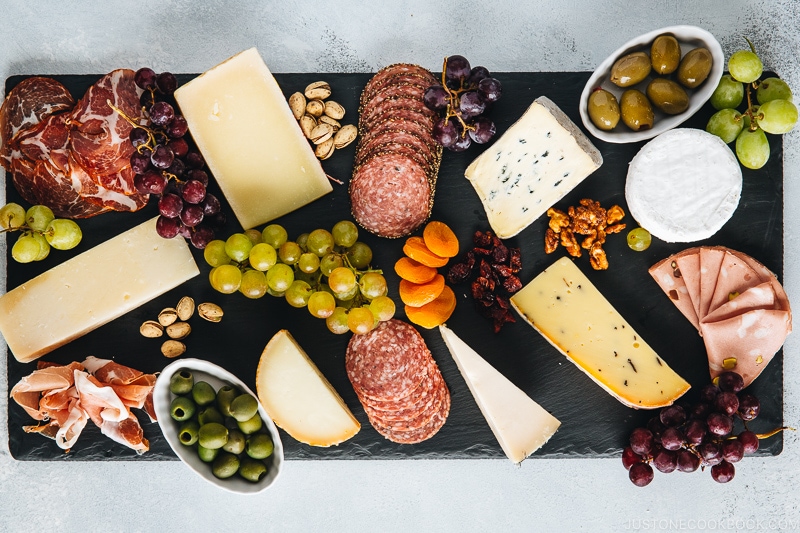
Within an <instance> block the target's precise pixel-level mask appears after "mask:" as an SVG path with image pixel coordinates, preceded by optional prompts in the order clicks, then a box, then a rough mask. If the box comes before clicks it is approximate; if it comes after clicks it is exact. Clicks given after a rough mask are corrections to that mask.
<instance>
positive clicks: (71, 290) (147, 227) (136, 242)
mask: <svg viewBox="0 0 800 533" xmlns="http://www.w3.org/2000/svg"><path fill="white" fill-rule="evenodd" d="M199 273H200V271H199V270H198V268H197V263H195V261H194V258H193V257H192V252H191V251H190V250H189V247H188V246H187V244H186V241H185V240H184V239H182V238H175V239H164V238H162V237H159V236H158V234H157V233H156V219H155V218H153V219H151V220H148V221H147V222H145V223H143V224H140V225H139V226H136V227H135V228H133V229H131V230H128V231H126V232H124V233H122V234H120V235H117V236H116V237H114V238H112V239H109V240H108V241H106V242H104V243H102V244H99V245H97V246H95V247H94V248H92V249H90V250H87V251H85V252H83V253H82V254H80V255H77V256H75V257H73V258H72V259H70V260H68V261H65V262H64V263H61V264H60V265H58V266H56V267H53V268H52V269H50V270H48V271H47V272H44V273H43V274H41V275H39V276H37V277H35V278H33V279H32V280H30V281H28V282H26V283H23V284H22V285H20V286H19V287H17V288H16V289H14V290H12V291H10V292H8V293H7V294H5V295H3V296H2V297H0V332H1V333H2V334H3V337H4V338H5V340H6V342H7V343H8V347H9V349H10V350H11V352H12V353H13V354H14V357H16V358H17V360H18V361H20V362H22V363H27V362H29V361H32V360H34V359H36V358H38V357H40V356H42V355H44V354H46V353H48V352H51V351H53V350H55V349H56V348H58V347H59V346H63V345H64V344H66V343H68V342H70V341H71V340H74V339H76V338H78V337H80V336H81V335H84V334H86V333H89V332H90V331H92V330H94V329H96V328H98V327H100V326H102V325H103V324H106V323H108V322H111V321H112V320H114V319H115V318H117V317H119V316H122V315H124V314H125V313H127V312H128V311H131V310H133V309H135V308H136V307H139V306H140V305H142V304H144V303H146V302H149V301H150V300H152V299H153V298H155V297H157V296H159V295H161V294H164V293H165V292H167V291H169V290H170V289H173V288H175V287H177V286H178V285H180V284H181V283H183V282H185V281H186V280H188V279H191V278H193V277H194V276H196V275H198V274H199Z"/></svg>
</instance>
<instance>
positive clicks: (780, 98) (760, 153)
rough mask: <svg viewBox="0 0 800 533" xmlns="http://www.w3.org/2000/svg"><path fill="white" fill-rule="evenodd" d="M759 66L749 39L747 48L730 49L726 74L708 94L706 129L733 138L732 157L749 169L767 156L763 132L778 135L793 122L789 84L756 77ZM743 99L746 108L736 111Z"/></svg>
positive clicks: (767, 146) (767, 147)
mask: <svg viewBox="0 0 800 533" xmlns="http://www.w3.org/2000/svg"><path fill="white" fill-rule="evenodd" d="M748 43H749V41H748ZM763 70H764V66H763V64H762V63H761V59H759V57H758V55H756V53H755V49H754V48H753V45H752V43H751V44H750V50H739V51H738V52H736V53H734V54H733V55H732V56H731V57H730V59H729V60H728V71H729V72H730V74H726V75H724V76H722V78H721V79H720V81H719V84H718V85H717V88H716V89H715V90H714V93H713V94H712V95H711V99H710V102H711V105H712V106H713V107H714V109H716V110H717V112H716V113H714V114H713V115H712V116H711V118H710V119H709V121H708V124H707V125H706V131H707V132H709V133H711V134H714V135H717V136H718V137H720V138H721V139H722V140H723V141H725V142H726V143H732V142H734V141H735V142H736V157H738V158H739V162H740V163H741V164H742V165H743V166H745V167H747V168H751V169H759V168H761V167H763V166H764V165H765V164H766V163H767V161H768V160H769V154H770V148H769V141H768V140H767V136H766V134H767V133H770V134H774V135H782V134H784V133H788V132H790V131H792V129H793V128H794V126H795V124H797V106H795V105H794V103H793V102H792V90H791V89H790V88H789V85H787V84H786V82H785V81H783V80H781V79H780V78H774V77H772V78H766V79H764V80H762V79H760V78H761V74H762V72H763ZM753 91H755V100H754V99H753ZM743 101H745V102H746V104H745V105H746V108H745V109H744V111H739V110H738V109H739V108H740V106H741V104H742V102H743Z"/></svg>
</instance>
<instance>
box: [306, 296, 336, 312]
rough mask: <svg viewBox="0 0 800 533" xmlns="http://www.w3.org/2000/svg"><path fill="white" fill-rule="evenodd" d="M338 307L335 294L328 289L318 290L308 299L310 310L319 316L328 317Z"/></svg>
mask: <svg viewBox="0 0 800 533" xmlns="http://www.w3.org/2000/svg"><path fill="white" fill-rule="evenodd" d="M334 309H336V301H335V300H334V299H333V295H332V294H331V293H329V292H327V291H316V292H315V293H314V294H312V295H311V297H310V298H309V299H308V312H309V313H311V314H312V315H313V316H315V317H317V318H328V317H329V316H331V315H332V314H333V311H334Z"/></svg>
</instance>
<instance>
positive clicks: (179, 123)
mask: <svg viewBox="0 0 800 533" xmlns="http://www.w3.org/2000/svg"><path fill="white" fill-rule="evenodd" d="M164 131H165V132H166V133H167V135H169V136H170V137H171V138H173V139H179V138H181V137H183V136H184V135H186V132H187V131H189V124H188V123H187V122H186V119H185V118H183V117H182V116H180V115H175V117H174V118H173V119H172V120H171V121H170V123H169V124H167V126H166V128H164Z"/></svg>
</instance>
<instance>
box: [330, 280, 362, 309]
mask: <svg viewBox="0 0 800 533" xmlns="http://www.w3.org/2000/svg"><path fill="white" fill-rule="evenodd" d="M357 294H358V284H355V283H354V284H353V287H352V288H351V289H350V290H349V291H345V292H334V293H333V296H334V298H336V300H337V301H338V302H339V303H340V304H341V305H342V306H344V307H349V306H350V305H352V300H353V298H355V297H356V295H357ZM347 302H351V303H350V305H347Z"/></svg>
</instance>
